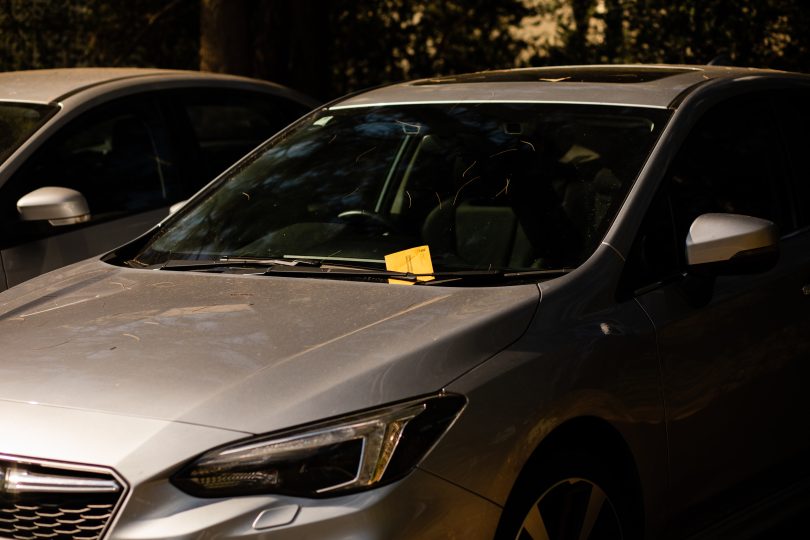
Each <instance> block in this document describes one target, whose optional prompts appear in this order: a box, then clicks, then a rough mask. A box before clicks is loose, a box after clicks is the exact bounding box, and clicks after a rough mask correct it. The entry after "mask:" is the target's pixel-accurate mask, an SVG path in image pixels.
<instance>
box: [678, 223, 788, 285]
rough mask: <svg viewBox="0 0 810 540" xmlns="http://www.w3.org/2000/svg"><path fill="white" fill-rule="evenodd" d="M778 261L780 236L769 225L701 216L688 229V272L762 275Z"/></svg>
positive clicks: (773, 227)
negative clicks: (761, 273)
mask: <svg viewBox="0 0 810 540" xmlns="http://www.w3.org/2000/svg"><path fill="white" fill-rule="evenodd" d="M778 258H779V233H778V232H777V230H776V225H774V224H773V223H772V222H770V221H768V220H765V219H760V218H755V217H751V216H741V215H738V214H703V215H701V216H698V218H697V219H695V221H693V222H692V225H691V227H689V235H688V236H687V237H686V260H687V263H688V264H689V269H690V270H697V271H699V272H708V273H711V274H715V275H721V274H747V273H756V272H764V271H765V270H768V269H770V268H772V267H773V266H774V265H775V264H776V261H777V259H778Z"/></svg>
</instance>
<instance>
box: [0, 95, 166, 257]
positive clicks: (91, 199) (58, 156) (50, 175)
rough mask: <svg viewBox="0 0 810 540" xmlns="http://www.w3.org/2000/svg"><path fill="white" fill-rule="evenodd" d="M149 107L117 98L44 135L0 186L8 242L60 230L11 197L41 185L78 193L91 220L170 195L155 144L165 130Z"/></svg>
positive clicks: (149, 205)
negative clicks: (29, 217) (25, 218)
mask: <svg viewBox="0 0 810 540" xmlns="http://www.w3.org/2000/svg"><path fill="white" fill-rule="evenodd" d="M157 114H158V111H157V108H156V107H154V106H153V105H152V103H151V102H150V101H149V100H137V101H133V100H124V101H121V102H117V103H112V104H108V105H105V106H101V107H98V108H97V109H94V110H92V111H90V112H89V113H86V114H85V115H83V116H80V117H79V118H78V119H76V120H74V121H73V122H72V123H70V124H68V125H67V126H66V127H64V128H63V129H62V130H61V131H59V132H58V133H56V135H54V136H53V137H52V138H51V139H50V140H48V141H46V143H45V144H44V145H43V146H42V147H41V148H40V149H39V150H38V151H36V152H35V153H34V155H32V156H31V158H29V160H28V161H27V162H26V163H25V165H24V166H23V167H22V168H21V169H20V170H19V171H18V172H17V173H16V174H15V175H14V176H13V177H12V178H11V179H10V180H9V182H8V183H7V184H6V185H5V186H3V189H2V194H0V204H2V208H1V209H0V212H2V214H1V215H0V219H2V223H3V230H4V236H6V238H5V239H4V240H5V241H4V243H5V244H6V245H15V244H18V243H23V242H27V241H31V240H36V239H38V238H42V237H45V236H50V235H52V234H57V233H60V232H64V231H66V230H67V229H66V228H64V227H59V228H56V227H52V226H50V225H48V224H47V223H38V222H37V223H30V222H22V221H21V220H20V219H19V216H18V214H17V210H16V202H17V200H19V198H20V197H22V196H23V195H25V194H26V193H29V192H31V191H33V190H35V189H37V188H40V187H44V186H61V187H67V188H71V189H75V190H77V191H79V192H81V193H82V194H83V195H84V196H85V198H86V199H87V202H88V205H89V207H90V213H91V223H93V222H100V221H106V220H109V219H114V218H116V217H120V216H125V215H129V214H134V213H138V212H143V211H147V210H151V209H155V208H160V207H163V206H167V205H169V204H171V203H172V202H174V201H176V200H177V199H178V198H179V194H178V193H177V190H178V188H177V183H176V180H175V171H174V166H173V163H172V160H171V159H170V158H169V156H167V155H166V153H165V151H163V146H164V144H165V141H164V139H165V133H164V132H163V129H162V128H161V126H160V122H159V121H158V117H157ZM71 228H72V227H71Z"/></svg>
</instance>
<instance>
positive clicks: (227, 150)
mask: <svg viewBox="0 0 810 540" xmlns="http://www.w3.org/2000/svg"><path fill="white" fill-rule="evenodd" d="M174 99H175V103H177V104H179V109H180V110H182V111H183V112H184V113H185V119H186V121H187V123H188V125H189V126H190V128H191V132H192V134H193V139H194V141H195V143H196V145H195V147H194V148H192V149H191V151H192V152H193V153H194V154H196V161H197V166H198V171H197V173H196V174H197V175H199V177H200V179H201V182H208V181H209V180H211V179H212V178H214V177H215V176H217V175H218V174H219V173H221V172H222V171H224V170H225V169H226V168H228V167H229V166H230V165H231V164H233V163H234V162H236V161H237V160H238V159H239V158H241V157H242V156H244V155H245V154H247V153H248V152H250V151H251V150H252V149H253V148H255V147H256V146H258V145H259V144H260V143H261V142H263V141H264V140H266V139H268V138H269V137H270V136H272V135H273V134H275V133H276V132H277V131H279V130H280V129H282V128H283V127H285V126H287V125H288V124H290V123H291V122H292V121H293V120H295V119H296V118H298V117H299V116H302V115H303V114H304V113H306V112H307V109H306V107H303V106H302V105H299V104H298V103H295V102H292V101H289V100H287V99H284V98H280V97H276V96H269V95H266V94H255V93H249V92H235V91H215V90H207V91H202V92H195V93H194V94H184V95H176V96H175V98H174Z"/></svg>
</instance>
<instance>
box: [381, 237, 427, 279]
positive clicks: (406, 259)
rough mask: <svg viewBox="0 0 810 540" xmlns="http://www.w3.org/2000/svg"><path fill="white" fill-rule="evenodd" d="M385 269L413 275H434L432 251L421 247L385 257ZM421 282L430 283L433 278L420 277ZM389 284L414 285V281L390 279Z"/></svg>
mask: <svg viewBox="0 0 810 540" xmlns="http://www.w3.org/2000/svg"><path fill="white" fill-rule="evenodd" d="M385 268H386V270H390V271H391V272H409V273H411V274H432V273H433V262H431V260H430V249H428V247H427V246H419V247H415V248H411V249H405V250H403V251H397V252H396V253H391V254H390V255H386V256H385ZM417 279H418V280H419V281H430V280H431V279H433V276H420V277H418V278H417ZM388 283H396V284H397V285H413V283H414V282H413V281H402V280H401V279H389V280H388Z"/></svg>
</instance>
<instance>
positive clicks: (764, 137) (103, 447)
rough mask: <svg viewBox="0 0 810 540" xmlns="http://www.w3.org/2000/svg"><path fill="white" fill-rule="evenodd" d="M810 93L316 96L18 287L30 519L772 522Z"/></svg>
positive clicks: (736, 529) (359, 528)
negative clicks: (266, 136) (151, 206)
mask: <svg viewBox="0 0 810 540" xmlns="http://www.w3.org/2000/svg"><path fill="white" fill-rule="evenodd" d="M808 97H810V78H808V77H806V76H803V75H796V74H788V73H780V72H774V71H765V70H753V69H740V68H720V67H696V66H601V67H600V66H590V67H575V68H542V69H541V68H537V69H528V70H517V71H497V72H486V73H478V74H472V75H461V76H455V77H447V78H438V79H429V80H420V81H415V82H410V83H404V84H397V85H393V86H388V87H384V88H379V89H375V90H371V91H368V92H366V93H361V94H357V95H354V96H351V97H347V98H345V99H343V100H339V101H336V102H334V103H331V104H329V105H327V106H324V107H322V108H320V109H319V110H317V111H314V112H313V113H311V114H310V115H308V116H306V117H304V118H302V119H301V120H299V121H298V122H297V123H295V124H294V125H292V126H291V127H290V128H288V129H287V130H285V131H283V132H282V133H280V134H279V135H277V136H275V137H274V138H272V139H271V140H270V141H268V142H267V143H265V144H264V145H263V146H261V147H260V148H258V149H257V150H255V151H254V152H252V153H251V154H250V155H249V156H247V157H246V158H245V159H243V160H242V161H240V162H239V163H238V164H237V165H235V166H234V167H232V168H231V169H229V170H228V171H227V172H226V173H224V174H223V175H221V176H220V177H219V178H218V179H217V180H215V181H214V182H212V183H211V184H209V185H208V186H207V187H206V188H204V189H203V190H202V191H201V192H199V193H198V194H197V195H196V196H195V197H194V198H193V199H192V200H191V201H190V202H189V203H188V204H187V205H186V206H184V207H183V208H182V209H180V210H179V211H177V212H176V213H175V214H173V215H172V216H170V217H169V218H167V219H166V220H165V221H163V222H162V223H161V224H160V225H158V226H157V227H156V228H154V229H152V230H151V231H149V232H147V233H146V234H144V235H142V236H141V237H139V238H138V239H136V240H134V241H132V242H130V243H129V244H126V245H124V246H123V247H121V248H118V249H116V250H115V251H113V252H110V253H108V254H107V255H105V256H103V257H101V258H100V259H92V260H88V261H85V262H82V263H78V264H75V265H72V266H69V267H67V268H64V269H62V270H58V271H55V272H52V273H49V274H47V275H44V276H41V277H39V278H36V279H33V280H31V281H29V282H27V283H24V284H22V285H20V286H17V287H14V288H13V289H10V290H8V291H6V292H4V293H2V294H0V343H2V348H3V358H2V363H1V364H0V366H1V367H0V374H1V375H2V376H0V400H1V401H0V454H2V455H0V537H2V538H10V539H19V540H33V539H36V538H54V539H57V540H84V539H87V540H90V539H102V538H106V539H111V540H112V539H115V540H158V539H160V540H166V539H178V540H179V539H192V538H194V539H197V538H240V539H254V538H255V539H267V540H271V539H272V540H284V539H296V540H300V539H318V540H332V539H334V540H337V539H348V538H352V539H368V540H371V539H380V540H391V539H415V538H419V539H433V538H439V539H445V538H457V539H465V540H472V539H481V540H483V539H487V540H491V539H493V538H496V539H499V540H501V539H509V540H524V539H534V540H539V539H546V538H548V539H567V538H574V539H577V538H578V539H586V538H587V539H602V538H611V539H615V538H623V539H638V538H642V537H646V538H661V537H666V538H684V537H691V536H697V537H703V538H721V537H731V538H745V537H751V536H756V535H757V534H766V530H769V531H772V527H773V526H774V524H775V523H777V522H779V523H784V522H785V520H787V519H789V518H790V516H791V515H792V513H793V512H795V511H798V510H801V509H802V505H804V504H805V503H806V501H807V500H808V498H807V496H806V494H807V491H806V489H805V488H806V478H807V476H806V474H805V473H806V471H807V463H808V460H807V457H808V450H809V449H810V415H808V400H807V399H805V397H807V396H808V391H807V387H808V381H810V161H808V160H807V159H806V157H807V148H810V128H808V123H807V119H808V118H810V114H808V109H810V99H808ZM28 210H29V211H32V212H37V211H40V210H42V208H39V206H38V205H37V204H32V205H31V206H30V208H29V209H28ZM58 213H59V215H57V216H54V219H73V218H75V217H76V214H75V212H74V211H72V210H71V209H70V207H69V205H63V206H60V207H59V208H58Z"/></svg>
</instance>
